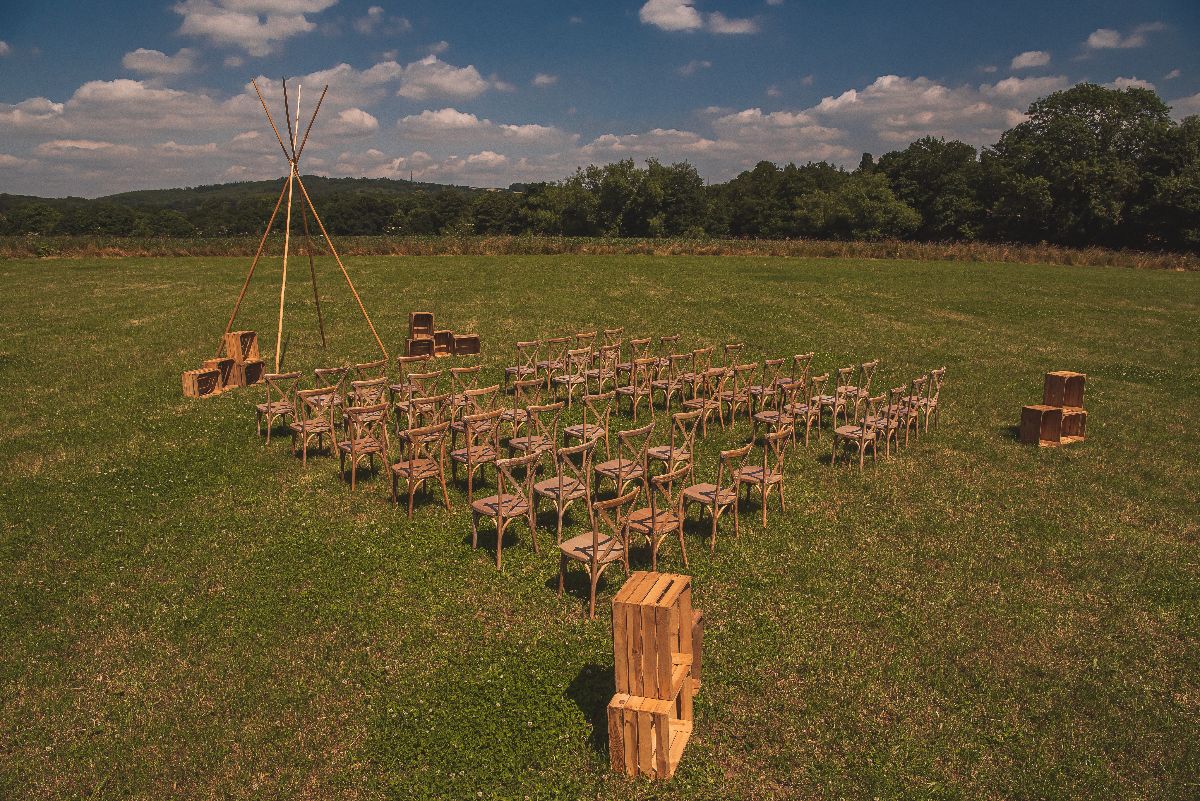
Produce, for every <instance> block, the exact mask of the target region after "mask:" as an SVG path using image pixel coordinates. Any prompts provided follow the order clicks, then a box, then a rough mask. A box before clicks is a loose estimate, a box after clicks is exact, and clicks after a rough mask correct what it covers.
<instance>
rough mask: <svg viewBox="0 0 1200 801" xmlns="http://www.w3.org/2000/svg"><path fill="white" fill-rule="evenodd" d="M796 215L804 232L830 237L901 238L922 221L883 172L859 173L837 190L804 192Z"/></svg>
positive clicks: (796, 209)
mask: <svg viewBox="0 0 1200 801" xmlns="http://www.w3.org/2000/svg"><path fill="white" fill-rule="evenodd" d="M795 218H796V222H797V226H798V228H799V230H800V232H801V234H802V235H804V236H812V237H820V238H830V239H865V240H877V239H899V238H903V237H906V236H908V235H909V234H911V233H912V232H913V231H915V230H916V229H917V227H918V226H919V225H920V224H921V215H920V214H918V213H917V212H916V211H915V210H914V209H913V208H911V207H910V206H908V205H907V204H905V203H904V202H903V201H902V200H899V199H898V198H897V197H896V196H895V194H893V193H892V189H891V187H890V186H889V185H888V180H887V176H885V175H881V174H879V173H856V174H854V175H851V176H849V177H848V178H847V179H846V180H845V181H844V182H843V183H842V184H841V185H840V186H838V187H837V188H835V189H817V190H814V191H812V192H809V193H808V194H806V195H801V196H800V197H798V198H797V199H796V201H795Z"/></svg>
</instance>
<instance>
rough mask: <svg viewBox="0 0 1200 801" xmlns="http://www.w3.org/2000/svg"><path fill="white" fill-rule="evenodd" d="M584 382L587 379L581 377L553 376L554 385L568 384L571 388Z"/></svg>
mask: <svg viewBox="0 0 1200 801" xmlns="http://www.w3.org/2000/svg"><path fill="white" fill-rule="evenodd" d="M586 380H587V379H586V378H584V377H583V376H582V375H556V376H554V383H555V384H563V385H567V384H570V385H571V386H575V385H577V384H582V383H583V382H585V381H586Z"/></svg>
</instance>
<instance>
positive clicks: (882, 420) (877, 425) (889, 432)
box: [863, 387, 909, 457]
mask: <svg viewBox="0 0 1200 801" xmlns="http://www.w3.org/2000/svg"><path fill="white" fill-rule="evenodd" d="M908 393H909V390H908V387H892V388H891V389H890V390H888V392H887V395H886V398H887V399H886V401H885V402H884V404H883V406H882V407H881V408H880V409H878V410H876V411H875V413H874V414H871V415H864V416H863V422H864V423H866V425H868V426H870V427H871V428H873V429H875V446H874V447H878V446H879V438H880V437H882V438H883V455H884V456H885V457H886V456H891V455H892V440H895V441H896V450H897V451H899V450H900V427H901V426H902V425H905V418H906V417H908V415H909V409H908V405H907V403H906V401H907V400H908V397H909V394H908Z"/></svg>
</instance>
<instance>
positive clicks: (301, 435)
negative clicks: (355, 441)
mask: <svg viewBox="0 0 1200 801" xmlns="http://www.w3.org/2000/svg"><path fill="white" fill-rule="evenodd" d="M336 397H337V389H336V388H334V387H317V388H316V389H302V390H300V391H299V392H297V393H296V414H295V416H294V417H293V418H292V422H291V423H289V424H288V425H289V427H290V428H291V430H292V455H293V456H295V455H296V443H297V442H299V443H300V453H301V456H300V463H301V464H302V465H305V466H307V465H308V444H309V443H310V442H312V440H313V439H314V438H315V439H316V440H317V449H318V450H321V449H322V448H324V447H325V437H326V436H328V437H329V440H330V442H332V441H333V425H334V421H333V412H334V409H335V408H336V403H335V398H336Z"/></svg>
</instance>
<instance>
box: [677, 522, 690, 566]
mask: <svg viewBox="0 0 1200 801" xmlns="http://www.w3.org/2000/svg"><path fill="white" fill-rule="evenodd" d="M679 550H681V551H683V566H684V567H687V566H688V557H687V543H686V542H684V539H683V521H682V520H680V521H679Z"/></svg>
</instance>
